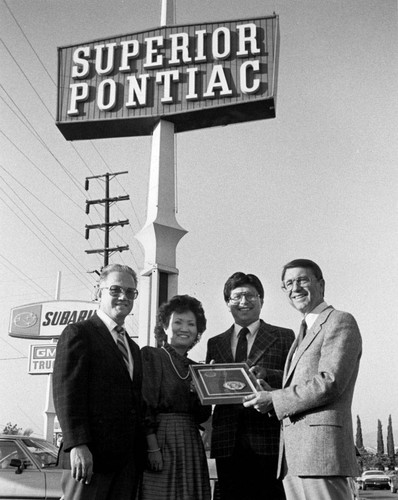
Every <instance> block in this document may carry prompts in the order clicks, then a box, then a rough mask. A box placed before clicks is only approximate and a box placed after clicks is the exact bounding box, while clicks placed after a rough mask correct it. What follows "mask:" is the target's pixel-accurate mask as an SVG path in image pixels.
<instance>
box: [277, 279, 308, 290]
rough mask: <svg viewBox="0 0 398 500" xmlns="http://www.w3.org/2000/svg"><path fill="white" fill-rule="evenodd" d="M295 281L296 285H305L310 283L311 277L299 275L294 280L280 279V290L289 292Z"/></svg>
mask: <svg viewBox="0 0 398 500" xmlns="http://www.w3.org/2000/svg"><path fill="white" fill-rule="evenodd" d="M295 283H297V286H298V287H302V286H307V285H309V284H310V283H311V278H309V277H308V276H299V277H298V278H295V279H294V280H287V281H282V290H283V291H284V292H291V291H292V290H293V287H294V284H295Z"/></svg>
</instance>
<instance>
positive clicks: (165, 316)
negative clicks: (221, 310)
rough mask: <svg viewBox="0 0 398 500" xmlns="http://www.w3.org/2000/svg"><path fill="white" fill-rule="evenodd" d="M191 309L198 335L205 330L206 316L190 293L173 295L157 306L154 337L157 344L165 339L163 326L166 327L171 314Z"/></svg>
mask: <svg viewBox="0 0 398 500" xmlns="http://www.w3.org/2000/svg"><path fill="white" fill-rule="evenodd" d="M186 311H192V312H193V314H194V315H195V319H196V328H197V329H198V337H199V338H200V335H201V334H202V333H203V332H204V331H205V330H206V316H205V312H204V310H203V307H202V304H201V302H200V301H199V300H197V299H195V298H194V297H191V296H190V295H175V296H174V297H172V298H171V299H170V300H169V301H168V302H166V303H165V304H162V305H161V306H160V307H159V310H158V314H157V318H156V323H157V324H156V326H155V337H156V339H157V341H158V343H159V344H161V343H162V342H164V341H165V340H167V336H166V333H165V331H164V329H165V328H168V326H169V323H170V318H171V315H172V314H173V313H174V312H177V313H183V312H186Z"/></svg>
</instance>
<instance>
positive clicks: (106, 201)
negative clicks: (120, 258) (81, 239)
mask: <svg viewBox="0 0 398 500" xmlns="http://www.w3.org/2000/svg"><path fill="white" fill-rule="evenodd" d="M127 173H128V172H127V171H124V172H112V173H109V172H108V173H106V174H102V175H93V176H91V177H86V182H85V186H84V188H85V190H86V191H88V190H89V182H90V179H104V180H105V198H102V199H99V200H86V214H89V213H90V206H91V205H98V204H99V205H104V207H105V222H104V223H101V224H86V240H88V239H89V237H90V230H91V229H101V230H103V231H104V234H105V236H104V248H98V249H95V250H86V251H85V252H86V253H87V254H92V253H100V254H103V255H104V267H105V266H107V265H108V264H109V256H110V255H111V254H112V253H115V252H123V251H124V250H128V249H129V246H128V245H124V246H119V245H118V246H116V247H113V248H110V247H109V233H110V231H111V230H112V229H113V228H114V227H116V226H122V227H123V226H125V225H126V224H128V223H129V220H128V219H126V220H119V221H114V222H110V207H111V205H113V204H114V203H118V202H119V201H124V200H129V199H130V196H129V195H124V196H114V197H112V198H111V197H110V194H109V184H110V181H111V180H112V179H113V178H114V177H116V176H117V175H122V174H127Z"/></svg>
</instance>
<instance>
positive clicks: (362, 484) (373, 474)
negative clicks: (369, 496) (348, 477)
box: [357, 470, 390, 490]
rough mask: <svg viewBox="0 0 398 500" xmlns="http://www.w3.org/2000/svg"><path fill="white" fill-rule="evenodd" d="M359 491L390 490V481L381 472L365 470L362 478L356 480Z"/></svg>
mask: <svg viewBox="0 0 398 500" xmlns="http://www.w3.org/2000/svg"><path fill="white" fill-rule="evenodd" d="M357 482H358V487H359V489H360V490H367V489H368V488H380V489H387V490H388V489H390V480H389V477H388V476H387V474H386V473H385V472H384V471H382V470H365V471H364V472H363V473H362V476H361V477H359V478H357Z"/></svg>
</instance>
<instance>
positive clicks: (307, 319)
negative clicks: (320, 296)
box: [304, 301, 329, 330]
mask: <svg viewBox="0 0 398 500" xmlns="http://www.w3.org/2000/svg"><path fill="white" fill-rule="evenodd" d="M327 307H329V306H328V305H327V304H326V302H325V301H323V302H321V303H320V304H318V305H317V306H316V307H315V308H314V309H313V310H312V311H311V312H309V313H308V314H306V316H304V319H305V322H306V323H307V329H308V330H309V329H310V328H311V327H312V325H313V324H314V323H315V321H316V319H317V317H318V316H319V315H320V314H321V312H323V311H324V310H325V309H326V308H327Z"/></svg>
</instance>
